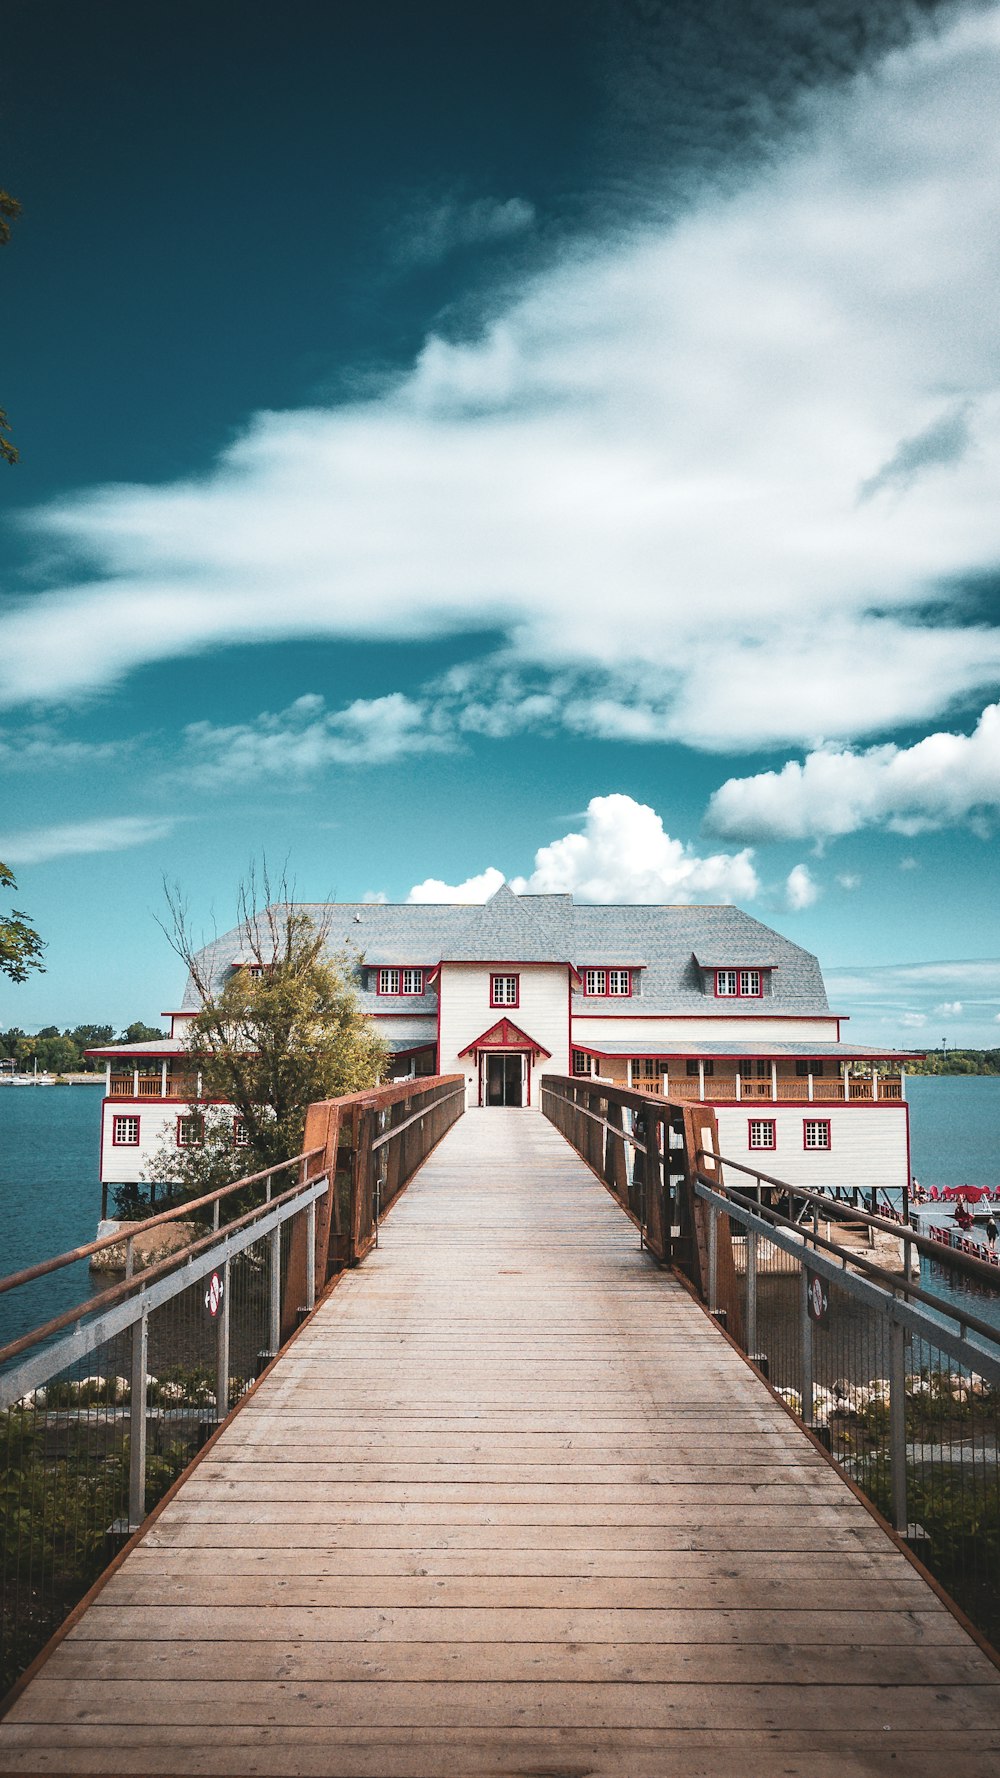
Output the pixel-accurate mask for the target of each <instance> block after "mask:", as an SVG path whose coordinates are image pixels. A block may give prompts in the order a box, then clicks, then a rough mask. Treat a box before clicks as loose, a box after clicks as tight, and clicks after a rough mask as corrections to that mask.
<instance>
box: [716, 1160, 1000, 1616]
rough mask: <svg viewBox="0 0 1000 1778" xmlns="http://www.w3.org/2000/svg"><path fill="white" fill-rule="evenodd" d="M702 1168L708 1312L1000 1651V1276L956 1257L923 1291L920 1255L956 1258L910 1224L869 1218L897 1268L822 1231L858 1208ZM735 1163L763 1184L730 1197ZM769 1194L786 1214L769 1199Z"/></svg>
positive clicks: (724, 1163) (729, 1164) (727, 1163)
mask: <svg viewBox="0 0 1000 1778" xmlns="http://www.w3.org/2000/svg"><path fill="white" fill-rule="evenodd" d="M696 1159H697V1166H696V1168H695V1169H694V1171H693V1192H694V1195H695V1197H696V1199H697V1201H698V1203H699V1204H700V1205H701V1206H703V1207H704V1212H705V1215H706V1239H705V1244H706V1248H707V1266H706V1268H705V1275H704V1278H703V1282H702V1288H701V1291H700V1294H701V1295H702V1298H703V1300H704V1302H705V1304H706V1306H707V1307H708V1308H709V1309H710V1310H711V1312H712V1313H713V1314H714V1315H716V1316H717V1317H718V1318H719V1319H720V1320H721V1321H722V1322H723V1324H724V1325H725V1326H726V1328H727V1330H728V1331H729V1332H730V1333H731V1334H732V1335H733V1337H734V1338H735V1339H736V1340H737V1342H738V1343H739V1344H740V1345H741V1346H742V1347H743V1349H744V1350H745V1351H746V1353H747V1355H748V1356H749V1357H750V1359H751V1360H752V1361H753V1362H754V1363H755V1364H757V1365H758V1366H759V1368H760V1369H761V1371H762V1373H763V1374H764V1376H765V1377H766V1378H767V1379H768V1381H769V1382H770V1383H771V1384H772V1386H773V1387H774V1388H775V1389H776V1390H777V1392H778V1394H779V1395H780V1396H781V1398H782V1400H783V1401H784V1402H785V1405H786V1407H788V1409H789V1410H790V1412H792V1413H793V1414H795V1415H796V1416H797V1417H798V1418H799V1419H801V1421H802V1422H803V1424H804V1425H805V1426H807V1427H808V1428H809V1429H810V1430H811V1431H812V1432H814V1433H815V1434H816V1435H817V1436H818V1437H819V1438H820V1439H821V1440H822V1442H823V1443H824V1445H825V1446H826V1448H827V1450H828V1451H829V1452H830V1453H831V1455H832V1456H833V1458H834V1459H835V1460H836V1462H837V1463H838V1464H839V1466H840V1467H841V1468H842V1469H843V1471H844V1473H845V1474H846V1475H847V1476H849V1477H850V1479H851V1480H852V1481H853V1482H854V1483H855V1484H856V1485H857V1486H858V1487H859V1488H860V1489H861V1490H862V1492H863V1493H865V1494H866V1495H867V1496H868V1498H869V1499H870V1500H872V1501H873V1503H874V1504H875V1505H876V1506H877V1507H878V1508H879V1510H880V1511H881V1512H882V1513H883V1515H884V1516H885V1517H886V1518H887V1519H888V1520H889V1522H890V1524H892V1525H893V1526H894V1527H895V1529H896V1530H897V1531H898V1533H899V1534H900V1536H901V1537H903V1538H905V1540H906V1541H907V1542H908V1543H909V1545H910V1547H911V1548H912V1549H913V1550H914V1551H915V1552H916V1553H917V1554H918V1555H919V1556H920V1557H921V1559H922V1560H923V1561H924V1563H925V1564H926V1566H927V1567H928V1568H930V1570H931V1571H932V1573H934V1574H935V1575H936V1576H937V1578H938V1579H939V1580H940V1581H941V1583H942V1585H943V1586H944V1587H945V1588H946V1589H947V1590H948V1592H949V1593H950V1594H951V1595H952V1597H953V1598H954V1599H955V1600H956V1601H957V1603H958V1604H959V1605H960V1606H961V1607H962V1608H963V1609H964V1610H965V1611H966V1612H967V1614H968V1616H969V1617H970V1618H971V1620H972V1621H973V1622H974V1623H975V1624H977V1625H978V1627H979V1628H980V1629H981V1630H982V1631H983V1632H984V1634H986V1635H987V1636H988V1637H990V1638H991V1639H992V1640H993V1641H995V1642H997V1641H1000V1279H998V1278H997V1273H996V1271H995V1270H994V1269H993V1268H992V1267H990V1266H989V1265H988V1264H986V1263H984V1262H983V1261H980V1260H977V1259H975V1258H971V1257H970V1256H968V1255H965V1254H955V1255H954V1260H955V1262H956V1263H955V1264H954V1266H953V1267H951V1268H950V1269H949V1272H948V1276H947V1277H942V1276H941V1268H940V1265H938V1271H937V1273H936V1274H934V1275H931V1274H929V1273H928V1268H927V1267H925V1268H924V1274H927V1276H926V1282H925V1281H923V1278H924V1274H921V1278H922V1281H921V1282H917V1281H915V1279H914V1276H913V1269H912V1268H913V1262H914V1259H915V1257H916V1255H918V1254H919V1255H921V1256H922V1257H925V1258H927V1259H928V1260H929V1262H930V1263H932V1264H933V1263H934V1262H940V1259H941V1256H942V1250H941V1249H940V1248H939V1247H936V1244H935V1243H934V1242H932V1241H930V1240H927V1239H926V1238H924V1237H922V1236H918V1235H917V1234H916V1233H914V1231H913V1230H912V1229H910V1228H908V1227H906V1226H905V1225H901V1224H899V1223H897V1222H895V1221H893V1220H890V1219H888V1218H886V1217H881V1216H875V1217H870V1216H866V1217H862V1218H861V1219H860V1220H862V1221H864V1222H866V1223H869V1224H871V1225H873V1226H874V1227H875V1228H877V1229H879V1230H880V1231H883V1232H885V1233H890V1234H894V1235H895V1236H896V1237H897V1239H898V1243H899V1248H900V1249H901V1251H902V1260H903V1270H902V1271H900V1272H898V1273H897V1272H895V1271H893V1270H890V1269H888V1267H887V1266H886V1265H882V1264H879V1263H878V1258H877V1257H872V1256H871V1254H870V1253H869V1252H867V1251H859V1250H858V1249H856V1248H848V1247H845V1246H844V1245H843V1244H842V1243H839V1242H837V1241H836V1240H834V1239H832V1238H831V1236H832V1234H833V1228H832V1227H831V1230H830V1234H829V1235H823V1234H821V1233H820V1223H821V1221H826V1222H827V1223H829V1222H830V1221H831V1220H832V1221H833V1222H834V1224H835V1221H836V1218H837V1215H838V1214H839V1215H840V1216H841V1217H849V1218H850V1220H851V1221H857V1220H858V1213H857V1212H854V1211H847V1210H846V1207H842V1206H835V1205H831V1204H830V1202H829V1200H828V1199H826V1198H825V1197H821V1196H820V1195H818V1194H816V1193H812V1192H803V1191H800V1190H797V1189H796V1188H793V1187H791V1186H788V1185H787V1184H785V1183H784V1182H781V1181H777V1180H768V1179H767V1177H766V1176H758V1175H756V1174H754V1173H753V1171H752V1169H749V1168H745V1167H743V1166H742V1164H740V1163H737V1162H735V1161H731V1160H728V1159H727V1158H726V1157H725V1156H723V1155H720V1154H718V1152H712V1151H708V1150H702V1151H701V1152H699V1153H698V1155H697V1157H696ZM706 1160H709V1161H710V1162H711V1171H706V1167H705V1162H706ZM723 1168H724V1169H725V1170H726V1172H727V1173H729V1172H739V1173H740V1174H747V1175H749V1176H750V1177H751V1178H752V1179H753V1180H754V1186H753V1189H752V1190H742V1189H736V1188H734V1187H733V1185H732V1184H730V1185H729V1186H728V1187H727V1186H726V1185H725V1184H723V1182H722V1178H721V1170H722V1169H723ZM765 1191H766V1192H768V1193H769V1194H770V1195H772V1196H773V1197H774V1199H775V1203H773V1204H770V1205H769V1204H767V1203H764V1202H762V1201H760V1200H761V1198H762V1195H763V1193H764V1192H765ZM779 1193H780V1196H779ZM778 1203H780V1204H781V1205H783V1208H780V1209H779V1208H777V1207H776V1205H777V1204H778ZM831 1210H832V1211H833V1213H834V1215H833V1218H832V1219H831V1216H830V1212H831ZM803 1212H804V1213H805V1216H803ZM946 1292H947V1294H946Z"/></svg>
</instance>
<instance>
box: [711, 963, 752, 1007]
mask: <svg viewBox="0 0 1000 1778" xmlns="http://www.w3.org/2000/svg"><path fill="white" fill-rule="evenodd" d="M763 992H764V972H763V970H760V969H717V970H716V972H715V995H716V999H717V1000H759V999H760V997H761V995H762V994H763Z"/></svg>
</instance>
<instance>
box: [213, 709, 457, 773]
mask: <svg viewBox="0 0 1000 1778" xmlns="http://www.w3.org/2000/svg"><path fill="white" fill-rule="evenodd" d="M184 739H185V743H186V749H187V759H186V762H185V765H184V768H183V769H184V771H185V772H186V774H187V775H189V776H190V777H192V778H193V779H194V780H195V782H197V783H199V784H226V783H242V782H245V781H247V780H249V779H251V778H260V777H265V776H266V777H274V778H301V777H307V776H310V775H312V774H313V773H315V772H318V771H322V770H323V769H324V768H326V767H328V766H331V765H387V764H391V763H392V762H393V761H395V760H397V759H401V758H403V757H404V756H405V755H407V754H412V753H439V752H441V751H442V750H444V749H446V748H447V747H448V746H449V744H450V743H449V741H448V738H447V736H446V734H445V733H444V732H443V731H442V728H441V725H440V723H439V722H438V719H437V717H436V715H435V713H434V711H433V710H431V709H430V708H429V707H428V706H427V705H426V704H425V703H423V702H415V701H414V700H413V699H412V698H407V697H404V696H403V694H402V693H401V692H390V693H388V694H387V696H386V697H384V698H357V699H356V700H355V701H354V703H352V704H348V705H346V706H345V707H344V708H343V709H341V710H327V708H326V705H325V703H324V701H323V699H322V698H321V697H319V696H318V695H317V694H316V693H314V692H309V693H307V694H306V695H305V696H304V697H301V698H296V700H295V702H294V703H293V704H290V705H289V707H288V709H287V710H281V711H278V712H277V714H272V713H271V712H270V711H264V712H262V714H261V715H260V716H258V717H255V718H254V720H253V721H252V722H246V723H236V724H233V725H232V726H230V727H219V726H217V725H215V724H213V723H210V722H195V723H191V724H190V725H189V726H188V727H187V728H186V729H185V731H184Z"/></svg>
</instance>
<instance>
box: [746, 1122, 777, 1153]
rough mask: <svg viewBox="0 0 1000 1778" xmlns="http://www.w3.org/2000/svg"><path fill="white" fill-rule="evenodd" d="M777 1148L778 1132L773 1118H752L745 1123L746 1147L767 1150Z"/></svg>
mask: <svg viewBox="0 0 1000 1778" xmlns="http://www.w3.org/2000/svg"><path fill="white" fill-rule="evenodd" d="M777 1146H778V1132H777V1128H776V1125H775V1120H774V1118H773V1117H752V1118H750V1119H748V1122H747V1147H748V1148H757V1149H760V1148H769V1149H774V1148H777Z"/></svg>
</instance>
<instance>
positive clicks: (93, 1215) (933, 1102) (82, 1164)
mask: <svg viewBox="0 0 1000 1778" xmlns="http://www.w3.org/2000/svg"><path fill="white" fill-rule="evenodd" d="M907 1096H908V1098H909V1101H910V1126H911V1142H912V1162H913V1171H914V1173H915V1174H916V1175H917V1177H918V1179H919V1180H920V1181H921V1183H922V1184H924V1185H965V1184H969V1185H989V1186H990V1187H991V1188H992V1189H994V1190H996V1189H997V1188H998V1187H1000V1077H975V1076H964V1075H954V1076H946V1077H944V1078H942V1079H932V1078H925V1079H917V1080H911V1081H908V1082H907ZM101 1097H102V1094H101V1086H100V1085H95V1086H72V1087H0V1275H2V1274H4V1273H7V1272H16V1271H19V1270H20V1269H21V1267H22V1266H28V1265H31V1264H32V1263H33V1262H34V1261H36V1260H40V1259H46V1258H47V1257H48V1256H49V1255H50V1254H53V1253H59V1252H62V1251H64V1250H65V1249H67V1248H70V1247H76V1246H78V1245H79V1244H80V1243H81V1242H84V1241H92V1240H93V1238H94V1235H95V1233H96V1231H97V1219H98V1217H99V1215H100V1205H101V1188H100V1180H99V1163H98V1138H99V1133H100V1111H101ZM31 1291H32V1298H31V1302H30V1305H29V1303H28V1301H27V1300H25V1301H24V1306H23V1309H22V1312H21V1313H20V1314H19V1315H18V1316H17V1318H16V1322H15V1320H14V1315H13V1304H12V1301H11V1299H9V1298H5V1297H3V1296H0V1344H3V1342H4V1340H6V1339H11V1338H13V1337H14V1335H15V1334H16V1333H18V1332H20V1331H22V1329H23V1327H24V1326H25V1325H27V1326H31V1325H36V1324H37V1323H38V1322H39V1321H42V1320H45V1319H47V1318H48V1317H49V1316H52V1315H56V1314H58V1313H59V1311H60V1310H62V1309H66V1308H70V1307H71V1306H72V1304H73V1303H76V1302H80V1301H81V1299H82V1298H84V1297H86V1296H87V1295H88V1291H89V1282H88V1272H87V1268H86V1266H85V1265H82V1266H74V1267H72V1268H67V1269H66V1271H64V1272H61V1273H57V1274H56V1275H55V1276H54V1277H52V1278H48V1279H43V1280H40V1281H39V1283H38V1284H37V1285H34V1286H32V1287H31ZM17 1295H18V1296H19V1297H22V1298H23V1299H26V1297H27V1293H26V1292H18V1293H17ZM25 1316H27V1320H26V1321H25V1319H24V1317H25Z"/></svg>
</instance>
